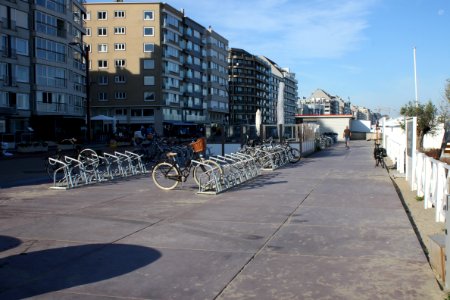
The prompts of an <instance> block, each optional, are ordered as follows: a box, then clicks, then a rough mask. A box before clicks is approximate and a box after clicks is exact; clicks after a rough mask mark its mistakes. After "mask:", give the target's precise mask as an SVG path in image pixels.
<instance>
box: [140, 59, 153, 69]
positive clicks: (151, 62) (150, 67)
mask: <svg viewBox="0 0 450 300" xmlns="http://www.w3.org/2000/svg"><path fill="white" fill-rule="evenodd" d="M146 62H148V63H149V64H151V65H150V66H146ZM143 69H144V70H154V69H155V60H154V59H144V62H143Z"/></svg>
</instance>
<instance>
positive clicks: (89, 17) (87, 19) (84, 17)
mask: <svg viewBox="0 0 450 300" xmlns="http://www.w3.org/2000/svg"><path fill="white" fill-rule="evenodd" d="M90 19H91V12H90V11H88V12H86V14H85V15H84V16H83V20H86V21H89V20H90Z"/></svg>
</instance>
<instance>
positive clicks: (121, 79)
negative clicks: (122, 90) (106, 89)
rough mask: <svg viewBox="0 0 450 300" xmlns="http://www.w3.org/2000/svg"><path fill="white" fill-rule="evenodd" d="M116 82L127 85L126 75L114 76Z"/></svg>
mask: <svg viewBox="0 0 450 300" xmlns="http://www.w3.org/2000/svg"><path fill="white" fill-rule="evenodd" d="M114 82H115V83H125V82H126V77H125V75H116V76H114Z"/></svg>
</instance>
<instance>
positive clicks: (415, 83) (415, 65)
mask: <svg viewBox="0 0 450 300" xmlns="http://www.w3.org/2000/svg"><path fill="white" fill-rule="evenodd" d="M414 86H415V90H416V106H419V91H418V89H417V64H416V47H414Z"/></svg>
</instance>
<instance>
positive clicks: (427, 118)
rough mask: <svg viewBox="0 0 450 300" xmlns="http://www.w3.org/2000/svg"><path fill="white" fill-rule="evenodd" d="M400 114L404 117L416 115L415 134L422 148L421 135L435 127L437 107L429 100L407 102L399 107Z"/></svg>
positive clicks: (432, 130)
mask: <svg viewBox="0 0 450 300" xmlns="http://www.w3.org/2000/svg"><path fill="white" fill-rule="evenodd" d="M400 114H401V115H402V116H405V117H417V135H418V136H419V143H418V144H419V147H420V149H422V148H423V137H424V136H425V134H427V133H434V132H435V130H436V128H437V118H436V115H437V109H436V107H435V106H434V104H433V103H431V101H428V102H427V103H426V104H421V103H418V104H417V105H416V104H415V103H413V102H411V101H410V102H409V103H408V104H407V105H405V106H402V108H400Z"/></svg>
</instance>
